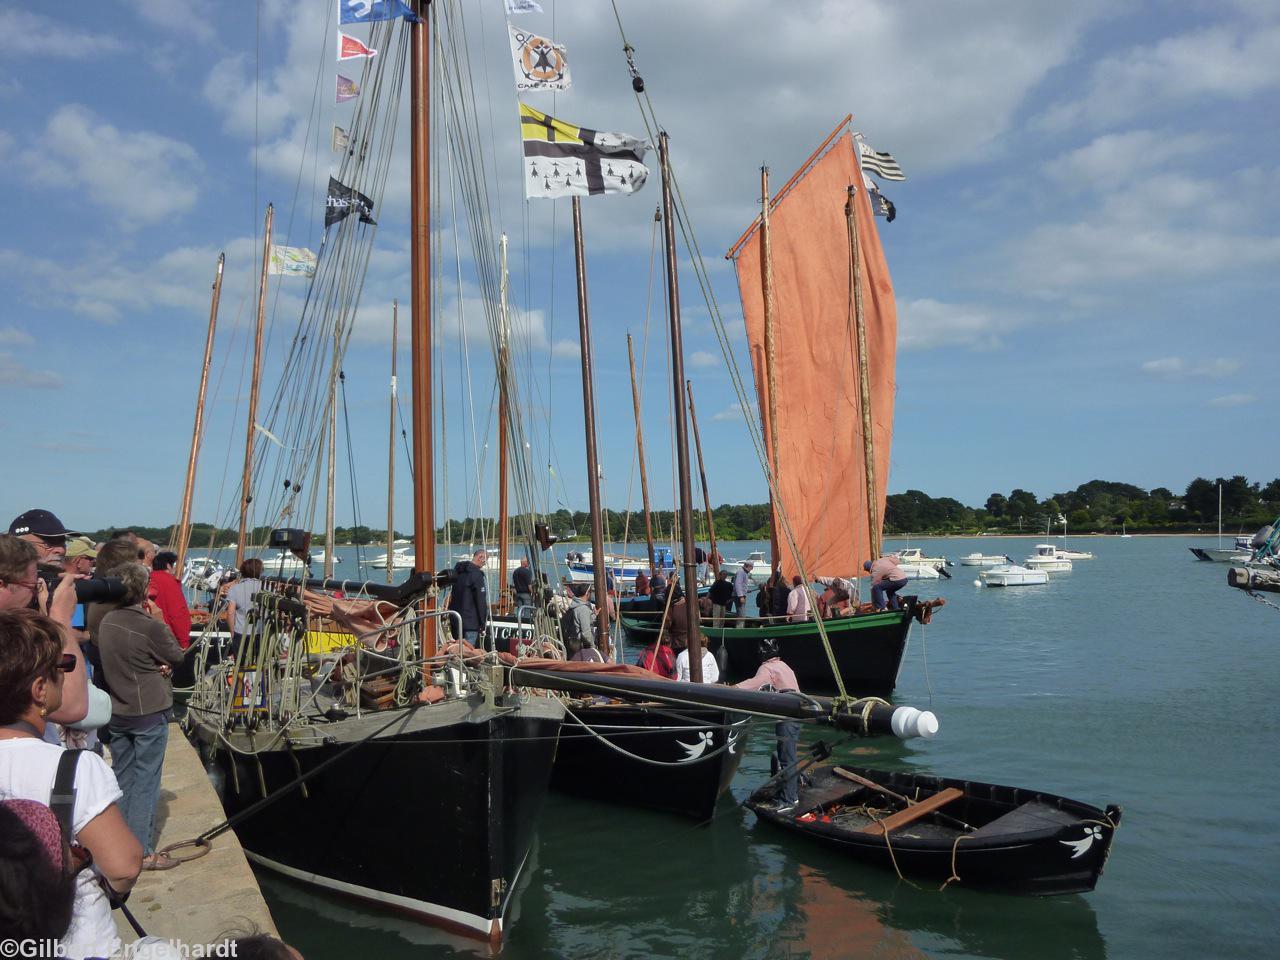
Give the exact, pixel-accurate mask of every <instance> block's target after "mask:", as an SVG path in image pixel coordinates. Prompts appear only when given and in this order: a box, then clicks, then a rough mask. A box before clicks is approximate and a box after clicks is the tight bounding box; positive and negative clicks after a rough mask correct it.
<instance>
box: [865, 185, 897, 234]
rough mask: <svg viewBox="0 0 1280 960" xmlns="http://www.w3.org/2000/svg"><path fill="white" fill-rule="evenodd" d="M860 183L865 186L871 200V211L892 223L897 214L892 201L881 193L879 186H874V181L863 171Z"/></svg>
mask: <svg viewBox="0 0 1280 960" xmlns="http://www.w3.org/2000/svg"><path fill="white" fill-rule="evenodd" d="M862 185H863V186H864V187H866V188H867V198H868V199H869V200H870V201H871V212H872V213H874V214H875V215H876V216H877V217H884V219H885V222H886V223H893V221H894V219H895V218H896V217H897V216H898V208H897V207H895V206H894V205H893V201H892V200H890V199H889V198H888V197H886V196H885V195H884V194H883V193H881V192H880V188H879V187H877V186H876V182H875V181H874V180H872V179H871V178H870V177H868V176H867V175H866V174H865V173H864V174H863V175H862Z"/></svg>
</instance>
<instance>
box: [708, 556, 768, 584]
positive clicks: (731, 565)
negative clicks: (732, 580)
mask: <svg viewBox="0 0 1280 960" xmlns="http://www.w3.org/2000/svg"><path fill="white" fill-rule="evenodd" d="M748 560H750V561H751V581H752V583H765V582H767V581H768V579H769V578H770V577H771V576H773V564H771V563H770V562H769V561H768V560H767V559H765V555H764V551H763V550H752V551H751V552H750V553H749V554H747V556H746V559H743V560H726V561H725V562H724V563H722V564H720V569H721V570H728V571H729V572H730V573H737V572H738V570H739V569H740V568H741V567H742V565H743V564H744V563H746V562H747V561H748Z"/></svg>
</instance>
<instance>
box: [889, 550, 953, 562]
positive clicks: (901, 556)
mask: <svg viewBox="0 0 1280 960" xmlns="http://www.w3.org/2000/svg"><path fill="white" fill-rule="evenodd" d="M892 552H893V553H896V554H897V555H898V563H899V564H907V563H922V564H925V565H926V566H930V567H949V566H951V561H950V560H948V559H947V558H946V557H926V556H925V555H924V551H922V550H921V549H920V548H919V547H903V548H902V549H901V550H894V551H892Z"/></svg>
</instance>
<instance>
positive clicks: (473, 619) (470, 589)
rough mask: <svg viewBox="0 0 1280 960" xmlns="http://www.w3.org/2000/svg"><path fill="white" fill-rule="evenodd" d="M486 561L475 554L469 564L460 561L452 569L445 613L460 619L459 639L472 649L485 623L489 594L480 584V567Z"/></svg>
mask: <svg viewBox="0 0 1280 960" xmlns="http://www.w3.org/2000/svg"><path fill="white" fill-rule="evenodd" d="M488 559H489V554H488V553H486V552H485V551H484V550H477V551H476V552H475V553H474V554H472V555H471V559H470V560H460V561H458V565H457V566H455V567H454V568H453V572H454V575H455V576H454V580H453V589H452V590H450V591H449V609H450V610H453V611H456V612H457V614H458V616H459V617H461V618H462V639H463V640H466V641H467V643H470V644H473V645H474V644H475V643H476V641H477V640H479V639H480V631H481V630H483V629H484V625H485V624H486V623H488V622H489V593H488V588H487V587H486V586H485V582H484V564H485V561H486V560H488Z"/></svg>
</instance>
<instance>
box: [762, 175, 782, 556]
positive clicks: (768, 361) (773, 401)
mask: <svg viewBox="0 0 1280 960" xmlns="http://www.w3.org/2000/svg"><path fill="white" fill-rule="evenodd" d="M760 198H761V202H760V289H761V291H762V293H763V295H764V369H765V393H766V394H767V398H766V400H765V415H764V444H765V450H766V451H767V453H766V455H767V457H768V459H769V474H770V482H769V562H770V564H771V565H772V566H773V569H774V571H775V572H776V571H777V570H778V569H779V567H780V565H781V563H782V556H781V555H780V554H779V553H778V504H777V502H776V501H775V499H774V491H775V490H776V489H777V483H778V480H777V478H778V429H777V427H778V381H777V375H778V359H777V354H776V352H775V349H774V347H775V341H774V332H773V327H774V318H773V311H774V303H773V245H772V243H771V242H770V238H769V168H768V167H761V168H760Z"/></svg>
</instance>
